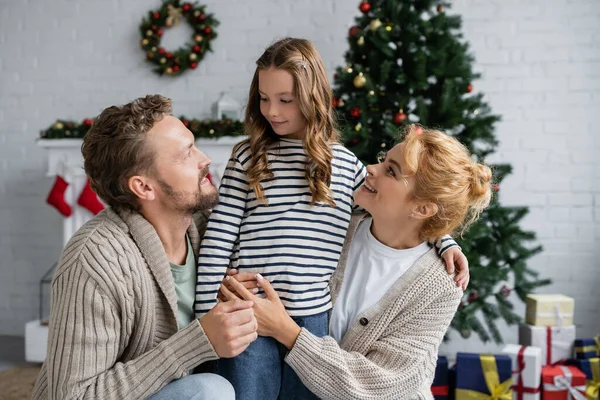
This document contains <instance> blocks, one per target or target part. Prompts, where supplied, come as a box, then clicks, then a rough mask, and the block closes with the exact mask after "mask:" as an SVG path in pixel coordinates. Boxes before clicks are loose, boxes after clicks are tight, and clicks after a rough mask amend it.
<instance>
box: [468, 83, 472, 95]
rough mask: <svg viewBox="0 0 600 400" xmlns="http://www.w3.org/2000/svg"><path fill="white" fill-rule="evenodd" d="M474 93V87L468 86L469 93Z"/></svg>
mask: <svg viewBox="0 0 600 400" xmlns="http://www.w3.org/2000/svg"><path fill="white" fill-rule="evenodd" d="M472 91H473V85H469V86H467V93H471V92H472Z"/></svg>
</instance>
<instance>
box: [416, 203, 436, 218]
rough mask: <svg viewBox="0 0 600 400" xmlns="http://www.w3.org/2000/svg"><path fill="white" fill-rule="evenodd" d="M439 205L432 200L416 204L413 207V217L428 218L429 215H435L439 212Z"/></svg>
mask: <svg viewBox="0 0 600 400" xmlns="http://www.w3.org/2000/svg"><path fill="white" fill-rule="evenodd" d="M438 210H439V209H438V206H437V204H435V203H432V202H429V201H428V202H424V203H419V204H415V206H414V207H413V209H412V214H411V217H413V218H416V219H427V218H429V217H433V216H434V215H436V214H437V213H438Z"/></svg>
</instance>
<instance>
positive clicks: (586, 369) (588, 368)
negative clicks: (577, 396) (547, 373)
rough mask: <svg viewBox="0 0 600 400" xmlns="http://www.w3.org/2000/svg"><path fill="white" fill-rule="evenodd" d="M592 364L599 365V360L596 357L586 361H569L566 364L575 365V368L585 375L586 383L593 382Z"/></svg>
mask: <svg viewBox="0 0 600 400" xmlns="http://www.w3.org/2000/svg"><path fill="white" fill-rule="evenodd" d="M592 363H596V364H599V363H600V359H599V358H597V357H594V358H588V359H587V360H571V361H570V362H569V363H568V364H571V365H575V366H576V367H577V368H579V369H580V370H581V372H583V373H584V374H585V378H586V379H587V380H588V381H591V380H594V375H593V373H592Z"/></svg>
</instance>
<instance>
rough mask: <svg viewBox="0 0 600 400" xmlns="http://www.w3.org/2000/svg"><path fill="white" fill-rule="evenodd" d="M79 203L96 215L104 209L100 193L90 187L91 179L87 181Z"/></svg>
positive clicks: (78, 200)
mask: <svg viewBox="0 0 600 400" xmlns="http://www.w3.org/2000/svg"><path fill="white" fill-rule="evenodd" d="M77 204H79V205H80V206H82V207H85V208H87V209H88V210H90V211H91V212H92V213H93V214H94V215H96V214H98V213H99V212H100V211H102V210H104V206H103V205H102V203H100V201H99V200H98V195H97V194H96V192H94V191H93V190H92V188H91V187H90V180H89V179H88V180H87V181H85V186H84V188H83V190H82V191H81V194H80V195H79V198H78V199H77Z"/></svg>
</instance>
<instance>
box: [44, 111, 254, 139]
mask: <svg viewBox="0 0 600 400" xmlns="http://www.w3.org/2000/svg"><path fill="white" fill-rule="evenodd" d="M179 119H180V120H181V122H183V124H184V125H185V126H186V127H187V128H188V129H189V130H190V131H192V133H193V134H194V137H195V138H196V139H199V138H212V139H216V138H220V137H223V136H243V135H244V127H243V123H242V121H233V120H231V119H227V118H223V119H221V120H214V119H205V120H198V119H188V118H186V117H184V116H180V117H179ZM93 124H94V120H93V119H90V118H86V119H84V120H83V121H81V122H77V121H67V120H62V119H59V120H56V122H55V123H54V124H52V126H50V127H49V128H47V129H44V130H42V131H41V132H40V138H42V139H81V138H83V137H84V136H85V134H86V133H87V132H88V131H89V130H90V128H91V126H92V125H93Z"/></svg>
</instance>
